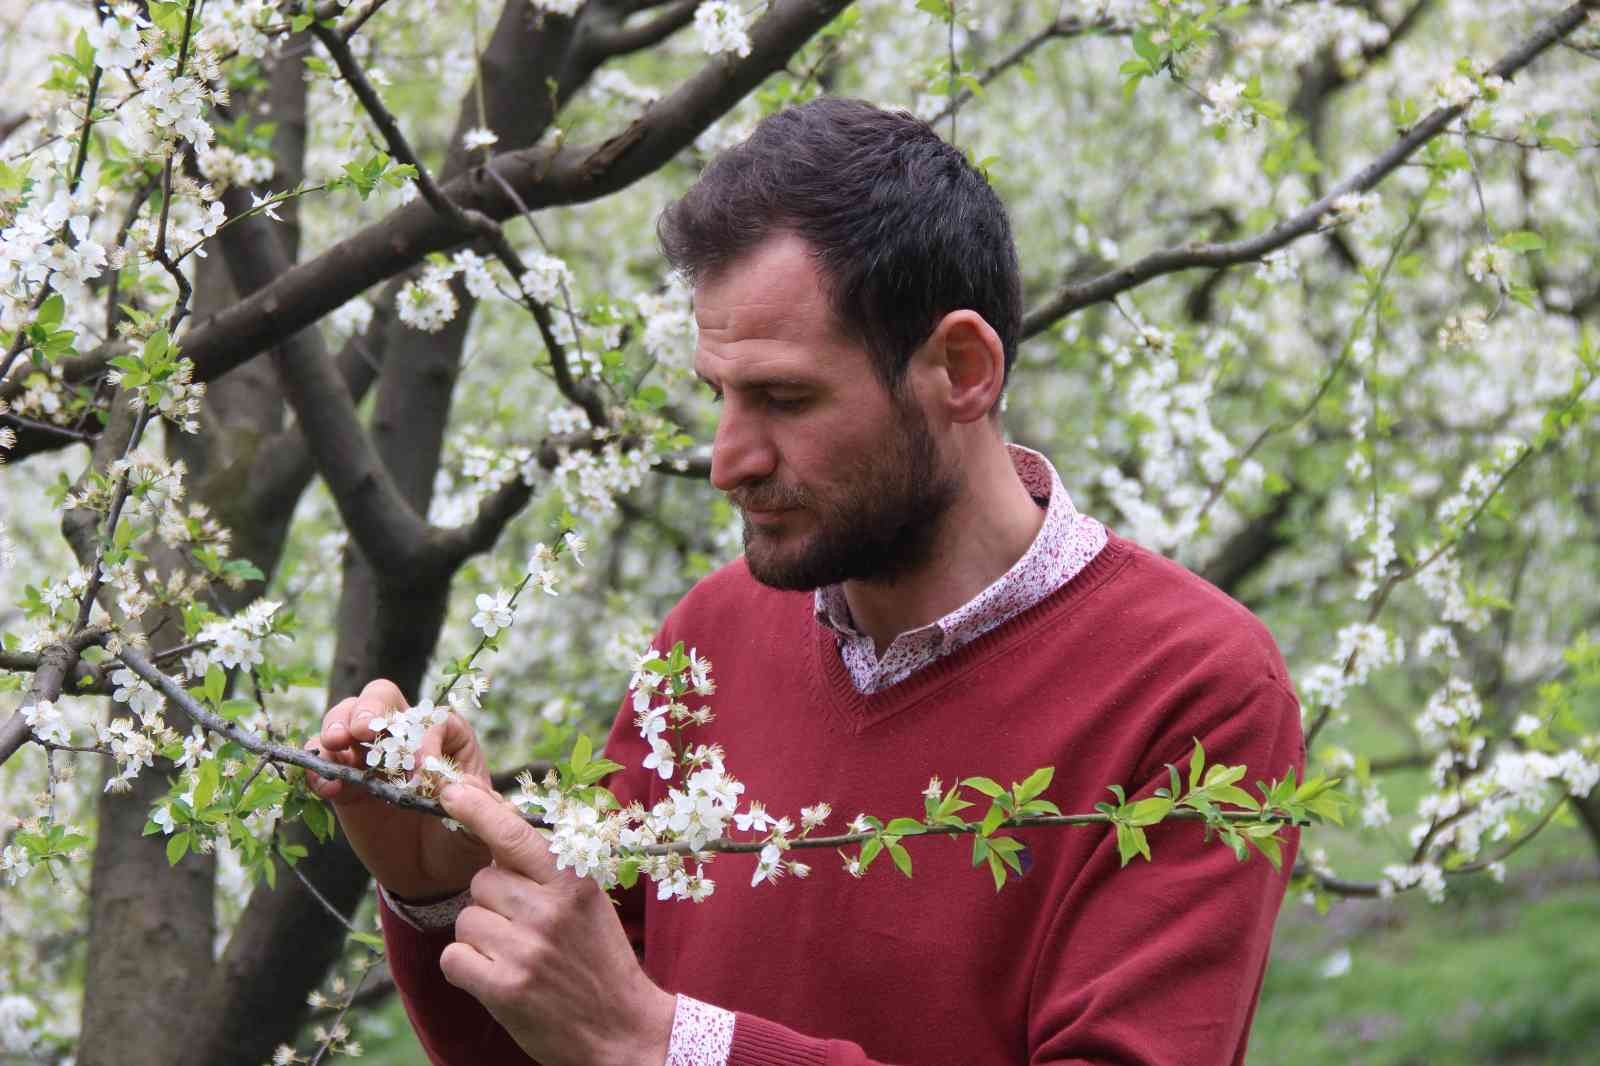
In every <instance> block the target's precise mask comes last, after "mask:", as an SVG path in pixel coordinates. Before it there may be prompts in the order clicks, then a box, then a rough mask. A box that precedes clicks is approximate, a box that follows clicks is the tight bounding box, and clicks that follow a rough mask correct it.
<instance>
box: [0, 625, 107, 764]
mask: <svg viewBox="0 0 1600 1066" xmlns="http://www.w3.org/2000/svg"><path fill="white" fill-rule="evenodd" d="M104 634H105V630H103V629H100V628H98V627H96V628H93V629H82V630H79V631H78V632H77V633H74V634H73V635H72V636H71V637H70V638H68V639H67V640H64V641H60V642H58V643H55V644H51V645H50V646H48V647H47V648H45V649H44V651H42V652H40V653H39V665H38V667H37V669H35V671H34V675H33V683H32V684H31V685H29V686H28V691H27V692H26V693H24V694H23V697H22V703H21V704H19V705H18V707H17V709H16V710H15V711H13V712H12V714H11V717H10V718H9V719H7V720H6V722H5V723H4V724H3V725H0V766H3V765H5V762H6V760H7V759H9V758H11V756H13V755H15V754H16V752H17V749H18V748H20V747H22V745H24V744H26V743H27V742H28V740H29V739H31V738H32V736H33V731H32V730H31V729H29V728H28V722H27V720H26V719H25V718H23V716H22V708H24V707H32V706H33V705H34V704H36V703H38V702H39V701H41V700H54V699H56V698H57V697H59V696H60V695H61V689H62V687H63V686H64V685H65V684H66V680H67V677H68V676H69V675H70V674H72V672H73V669H74V668H75V667H76V666H77V665H78V656H79V655H80V654H81V653H82V652H83V649H84V648H87V647H88V646H89V645H91V644H93V643H95V641H97V640H99V639H100V638H101V637H102V636H104Z"/></svg>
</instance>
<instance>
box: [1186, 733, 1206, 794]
mask: <svg viewBox="0 0 1600 1066" xmlns="http://www.w3.org/2000/svg"><path fill="white" fill-rule="evenodd" d="M1205 768H1206V749H1205V748H1204V747H1203V746H1202V745H1201V744H1200V741H1198V740H1196V741H1195V742H1194V754H1193V755H1191V756H1189V788H1190V789H1191V790H1193V789H1196V788H1199V787H1200V774H1201V772H1202V771H1203V770H1205Z"/></svg>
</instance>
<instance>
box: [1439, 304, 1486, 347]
mask: <svg viewBox="0 0 1600 1066" xmlns="http://www.w3.org/2000/svg"><path fill="white" fill-rule="evenodd" d="M1488 334H1489V323H1488V316H1487V314H1486V313H1485V312H1484V310H1483V308H1481V307H1470V308H1468V309H1467V310H1465V311H1462V312H1460V313H1458V314H1453V315H1451V316H1450V317H1449V318H1447V319H1445V322H1444V325H1442V326H1440V327H1439V335H1438V339H1439V347H1441V348H1445V349H1451V348H1470V347H1472V346H1473V345H1475V344H1477V343H1478V342H1479V341H1481V340H1483V338H1484V337H1486V336H1488Z"/></svg>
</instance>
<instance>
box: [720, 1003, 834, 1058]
mask: <svg viewBox="0 0 1600 1066" xmlns="http://www.w3.org/2000/svg"><path fill="white" fill-rule="evenodd" d="M827 1060H828V1051H827V1042H826V1041H824V1040H817V1039H815V1038H813V1037H809V1036H802V1035H801V1034H799V1033H797V1032H795V1031H794V1030H793V1029H789V1028H787V1027H785V1026H782V1025H779V1024H778V1023H777V1022H770V1021H768V1020H767V1019H765V1018H762V1017H760V1016H759V1015H755V1014H746V1013H744V1012H743V1011H740V1012H739V1013H738V1014H737V1015H735V1017H734V1024H733V1046H732V1047H731V1048H730V1049H729V1051H728V1066H823V1063H825V1062H827Z"/></svg>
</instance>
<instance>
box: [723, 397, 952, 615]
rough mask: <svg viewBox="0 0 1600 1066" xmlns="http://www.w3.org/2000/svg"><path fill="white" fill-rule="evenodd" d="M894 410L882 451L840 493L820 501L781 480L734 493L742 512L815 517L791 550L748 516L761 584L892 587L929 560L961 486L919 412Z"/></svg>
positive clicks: (863, 459) (857, 465) (859, 463)
mask: <svg viewBox="0 0 1600 1066" xmlns="http://www.w3.org/2000/svg"><path fill="white" fill-rule="evenodd" d="M895 407H896V409H897V413H898V415H899V417H898V418H896V419H895V422H894V425H895V426H896V427H897V428H896V429H895V430H894V432H892V434H891V435H890V438H889V439H888V440H886V441H885V442H883V445H882V447H880V448H876V449H873V450H872V451H871V452H870V453H864V454H861V455H859V456H858V457H857V458H855V459H854V460H853V461H852V462H851V463H850V464H849V465H848V466H847V467H846V468H845V469H844V470H843V471H841V473H842V474H843V475H844V476H843V477H842V478H841V479H840V480H839V481H838V483H837V484H838V489H837V494H836V495H833V496H831V497H829V498H823V497H821V496H819V495H818V494H817V493H815V492H814V491H812V490H811V489H808V488H806V487H805V486H799V485H796V486H787V485H781V484H778V483H776V482H762V483H760V484H756V485H751V486H741V487H740V488H739V489H736V490H735V491H734V492H733V493H731V494H730V497H731V499H732V500H733V502H734V504H735V505H737V506H738V507H740V508H741V509H742V508H745V507H751V508H754V509H756V510H779V509H784V508H796V509H802V510H804V511H806V512H808V513H809V514H811V515H812V517H813V519H814V526H815V528H814V529H813V530H812V532H811V533H809V534H808V535H806V536H804V538H803V539H802V540H801V541H800V543H797V544H791V545H786V544H784V543H783V540H784V539H785V538H782V537H780V536H778V535H777V534H775V533H773V532H769V531H767V530H765V529H762V528H761V527H760V526H758V525H755V524H753V523H751V521H750V519H749V517H748V516H746V517H745V520H744V553H745V562H746V564H747V565H748V566H749V568H750V574H751V576H753V577H754V578H755V579H756V580H757V581H759V582H761V583H762V584H763V585H767V586H770V587H771V588H775V589H785V590H791V591H792V590H799V589H815V588H821V587H822V586H824V585H835V584H838V583H840V582H843V581H864V582H873V583H881V584H893V583H894V582H895V581H897V580H898V579H899V578H901V577H904V576H905V575H906V574H909V573H911V572H913V571H915V570H917V569H918V568H920V567H921V566H922V565H923V564H924V563H926V562H927V561H928V558H929V557H930V555H931V554H932V551H933V546H934V543H935V540H936V539H937V535H938V532H939V527H940V523H941V521H942V519H943V518H944V515H945V514H946V513H947V512H948V511H949V509H950V505H951V504H952V503H954V502H955V499H956V496H957V495H958V493H959V491H960V483H959V481H958V480H957V478H956V477H955V476H954V475H953V474H951V473H950V472H949V471H946V470H944V469H942V468H941V466H940V464H939V457H938V451H937V448H936V446H935V442H934V440H933V436H932V434H930V433H929V432H928V422H927V418H926V416H925V415H924V414H923V412H922V410H921V409H920V408H919V407H917V406H916V404H915V403H912V402H906V403H901V402H900V400H899V398H898V397H897V398H896V402H895ZM797 536H798V535H796V534H790V537H789V539H795V538H796V537H797Z"/></svg>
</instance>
